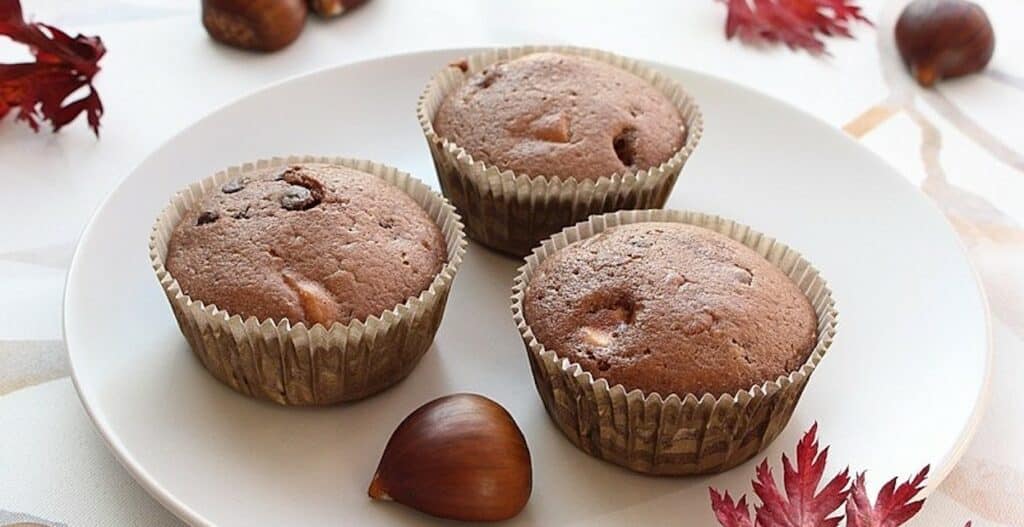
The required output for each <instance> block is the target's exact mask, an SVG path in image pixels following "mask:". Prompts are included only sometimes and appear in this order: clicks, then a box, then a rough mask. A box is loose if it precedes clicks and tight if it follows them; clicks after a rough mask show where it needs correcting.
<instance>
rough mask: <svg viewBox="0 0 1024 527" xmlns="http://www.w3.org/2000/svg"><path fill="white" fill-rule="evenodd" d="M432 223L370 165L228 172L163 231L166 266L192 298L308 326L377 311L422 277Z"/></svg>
mask: <svg viewBox="0 0 1024 527" xmlns="http://www.w3.org/2000/svg"><path fill="white" fill-rule="evenodd" d="M446 260H447V251H446V249H445V240H444V237H443V236H442V234H441V230H440V228H439V227H438V226H437V224H436V223H435V222H434V221H433V220H432V219H431V218H430V216H428V215H427V212H426V211H424V210H423V209H422V208H421V207H420V206H419V205H418V204H417V203H416V202H415V201H413V199H412V198H411V197H409V196H408V195H407V194H405V193H404V192H402V191H401V190H400V189H398V188H397V187H394V186H393V185H390V184H389V183H387V182H385V181H383V180H381V179H379V178H377V177H376V176H374V175H372V174H367V173H365V172H360V171H358V170H354V169H351V168H346V167H342V166H338V165H326V164H301V165H291V166H288V167H278V168H273V169H267V170H264V171H262V172H255V173H253V174H249V175H246V176H243V177H242V178H241V179H235V180H229V181H228V182H226V183H225V184H224V185H223V186H222V187H221V188H220V189H217V190H214V191H212V192H210V193H209V194H208V195H207V196H205V197H204V199H203V200H202V202H200V203H199V204H198V205H197V206H196V208H195V209H193V210H191V211H189V212H187V213H186V214H185V215H184V217H183V218H182V220H181V222H180V223H179V224H178V225H177V226H176V227H175V229H174V232H173V233H172V235H171V240H170V244H169V247H168V254H167V258H166V266H167V271H168V272H169V273H170V274H171V276H173V277H174V278H175V279H177V280H178V283H179V284H180V285H181V288H182V290H183V291H184V292H185V293H186V294H188V295H189V296H190V297H192V299H193V300H202V301H203V302H205V303H207V304H216V305H217V307H219V308H220V309H223V310H225V311H227V312H228V313H230V314H232V315H241V316H242V318H248V317H250V316H255V317H257V318H259V319H260V320H263V319H267V318H271V319H274V320H281V319H288V320H289V321H291V322H292V323H299V322H304V323H306V325H307V326H312V325H314V324H317V323H320V324H323V325H324V326H325V327H329V326H330V325H331V323H333V322H340V323H347V322H350V321H352V320H365V319H367V318H368V317H369V316H371V315H378V316H379V315H381V314H382V313H383V312H384V311H387V310H390V309H393V308H395V307H396V306H398V305H399V304H402V303H404V302H405V301H406V300H407V299H409V297H412V296H416V295H419V294H420V293H421V292H422V291H423V290H424V289H426V288H427V287H429V286H430V283H431V282H432V281H433V280H434V277H435V276H436V275H437V274H438V273H439V272H440V271H441V268H442V267H443V266H444V264H445V262H446Z"/></svg>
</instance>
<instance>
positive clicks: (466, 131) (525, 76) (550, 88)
mask: <svg viewBox="0 0 1024 527" xmlns="http://www.w3.org/2000/svg"><path fill="white" fill-rule="evenodd" d="M434 131H435V132H437V134H438V135H439V136H441V137H444V138H446V139H448V140H449V141H453V142H454V143H455V144H457V145H459V146H460V147H462V148H464V149H466V151H467V152H469V154H470V155H472V156H473V158H474V159H475V160H479V161H484V162H485V163H488V164H491V165H494V166H497V167H498V168H499V169H501V170H513V171H515V172H516V173H518V174H527V175H530V176H541V175H543V176H549V177H551V176H554V177H559V178H575V179H577V180H588V179H598V178H600V177H602V176H612V175H613V174H618V173H623V172H625V171H627V170H643V169H647V168H650V167H655V166H658V165H660V164H661V163H664V162H665V161H668V160H669V158H671V157H672V155H673V154H675V153H676V151H678V150H679V149H680V148H682V147H683V144H684V143H685V141H686V126H685V124H684V122H683V118H682V117H681V116H680V115H679V111H678V109H677V108H676V107H675V105H673V104H672V102H671V101H670V100H669V99H668V98H667V97H666V96H665V95H664V94H662V93H661V92H660V91H658V90H657V89H656V88H655V87H654V86H652V85H651V84H650V83H648V82H647V81H645V80H643V79H641V78H640V77H637V76H636V75H633V74H632V73H629V72H628V71H625V70H623V69H620V68H616V67H615V66H612V65H610V64H606V63H604V62H600V61H597V60H593V59H588V58H585V57H580V56H576V55H563V54H558V53H533V54H530V55H526V56H523V57H520V58H517V59H514V60H511V61H507V62H497V63H495V64H492V65H491V66H488V67H487V68H486V69H484V70H482V71H480V72H478V73H476V74H474V75H472V76H470V77H469V78H468V79H467V81H466V82H465V83H464V84H463V85H462V86H461V87H460V88H459V89H457V90H454V91H453V92H452V93H450V94H448V96H447V98H446V99H445V100H444V101H443V102H442V104H441V107H440V108H438V110H437V114H436V115H435V116H434Z"/></svg>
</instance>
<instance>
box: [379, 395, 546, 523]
mask: <svg viewBox="0 0 1024 527" xmlns="http://www.w3.org/2000/svg"><path fill="white" fill-rule="evenodd" d="M532 488H533V473H532V467H531V463H530V450H529V448H528V447H527V445H526V440H525V438H523V433H522V431H520V430H519V427H518V426H517V425H516V423H515V421H514V420H513V419H512V416H511V415H509V413H508V412H507V411H506V410H505V409H504V408H502V407H501V405H499V404H498V403H496V402H494V401H492V400H490V399H488V398H486V397H483V396H480V395H475V394H467V393H463V394H455V395H449V396H446V397H441V398H440V399H435V400H433V401H431V402H429V403H427V404H425V405H423V406H421V407H420V408H419V409H417V410H416V411H414V412H413V413H411V414H409V416H408V417H406V418H405V420H404V421H402V423H401V424H399V425H398V428H397V429H395V431H394V433H393V434H392V435H391V439H390V440H388V444H387V446H386V447H385V449H384V454H383V455H382V457H381V460H380V465H379V466H378V467H377V472H376V473H375V474H374V476H373V481H372V482H371V483H370V488H369V491H368V492H369V495H370V497H371V498H374V499H383V500H388V499H390V500H394V501H396V502H398V503H401V504H403V505H406V506H408V507H411V508H413V509H416V510H418V511H421V512H424V513H427V514H430V515H432V516H437V517H440V518H448V519H455V520H465V521H498V520H504V519H508V518H511V517H513V516H515V515H516V514H519V512H520V511H521V510H522V509H523V507H525V506H526V502H527V501H528V500H529V498H530V492H531V490H532Z"/></svg>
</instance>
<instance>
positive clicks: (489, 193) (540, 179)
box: [416, 46, 704, 256]
mask: <svg viewBox="0 0 1024 527" xmlns="http://www.w3.org/2000/svg"><path fill="white" fill-rule="evenodd" d="M540 51H552V52H557V53H564V54H571V55H579V56H583V57H588V58H591V59H594V60H599V61H601V62H605V63H608V64H611V65H612V66H615V67H618V68H621V69H624V70H626V71H628V72H630V73H633V74H634V75H637V76H638V77H640V78H642V79H644V80H646V81H647V82H649V83H651V84H652V85H653V86H654V87H655V88H656V89H658V90H659V91H661V92H662V93H663V94H665V96H666V97H668V99H669V100H670V101H671V102H672V103H673V104H674V105H675V106H676V107H677V108H678V109H679V113H680V115H681V116H682V118H683V121H684V123H685V125H686V141H685V142H684V144H683V146H682V147H681V148H680V149H679V150H678V151H676V152H675V154H673V155H672V157H670V158H669V159H668V160H667V161H665V162H664V163H662V164H661V165H659V166H657V167H652V168H649V169H646V170H637V171H626V172H623V173H620V174H615V175H611V176H607V177H601V178H599V179H596V180H584V181H577V180H575V179H573V178H569V177H559V176H558V175H557V174H551V175H547V176H545V175H536V176H531V175H526V174H517V173H515V172H514V171H511V170H504V171H503V170H499V169H498V168H497V167H495V166H493V165H490V164H487V163H484V162H483V161H479V160H474V159H473V156H471V155H470V154H469V152H467V151H466V150H465V149H463V148H461V147H460V146H458V145H457V144H455V143H454V142H452V141H449V140H448V139H445V138H443V137H440V136H439V135H438V134H437V133H436V132H435V131H434V124H433V123H434V116H435V115H436V113H437V110H438V109H439V108H440V106H441V103H442V102H444V100H445V97H446V96H447V95H448V94H449V93H452V92H453V91H454V90H455V89H457V88H459V87H460V86H462V84H463V83H465V82H466V80H467V79H468V78H469V76H471V75H473V74H474V73H477V72H479V71H480V70H482V69H483V68H485V67H487V66H489V65H491V64H493V63H495V62H497V61H501V60H511V59H515V58H518V57H521V56H523V55H528V54H530V53H536V52H540ZM463 66H465V69H464V68H463ZM416 113H417V116H418V118H419V121H420V126H421V127H422V128H423V133H424V135H425V136H426V138H427V144H428V145H429V146H430V153H431V155H432V156H433V158H434V166H435V168H436V169H437V177H438V179H439V180H440V183H441V190H442V192H444V195H445V197H447V198H448V199H449V200H451V202H452V204H453V205H455V208H456V209H458V211H459V214H461V215H462V217H463V219H464V221H465V222H466V229H467V233H468V235H469V237H470V238H472V239H473V240H476V241H477V242H480V243H482V244H484V245H487V246H489V247H491V248H493V249H497V250H499V251H502V252H505V253H509V254H513V255H516V256H523V255H526V254H528V253H529V252H530V250H531V249H533V248H534V247H536V246H537V245H538V244H539V243H540V242H541V241H542V240H544V239H545V238H547V237H549V236H551V235H552V234H554V233H556V232H558V231H559V230H561V229H562V228H564V227H567V226H569V225H573V224H574V223H576V222H578V221H581V220H584V219H586V218H587V217H588V216H590V215H592V214H600V213H603V212H611V211H616V210H621V209H649V208H660V207H662V206H663V205H664V204H665V200H666V199H668V195H669V193H670V192H671V191H672V187H673V186H674V185H675V182H676V179H677V178H678V176H679V172H680V171H681V170H682V168H683V165H684V164H685V163H686V160H687V159H688V158H689V157H690V154H691V153H692V152H693V150H694V148H696V147H697V144H698V143H699V142H700V138H701V136H702V135H703V133H704V121H703V117H702V115H701V112H700V108H698V106H697V103H696V102H695V101H694V99H693V97H692V96H691V95H690V94H688V93H687V92H686V91H685V90H684V89H683V87H682V86H680V85H679V83H678V82H676V81H675V80H672V79H670V78H669V77H667V76H666V75H664V74H662V73H660V72H658V71H657V70H654V69H652V68H649V67H647V66H645V65H643V64H641V63H640V62H638V61H635V60H632V59H628V58H625V57H620V56H618V55H614V54H611V53H608V52H605V51H599V50H594V49H586V48H578V47H570V46H523V47H515V48H503V49H495V50H491V51H485V52H482V53H479V54H476V55H471V56H469V57H467V58H466V60H465V62H464V63H459V64H452V65H449V66H448V67H446V68H445V69H444V70H442V71H441V72H439V73H438V74H436V75H435V76H434V78H433V79H431V81H430V82H429V83H428V84H427V87H426V88H425V90H424V92H423V94H422V95H421V96H420V100H419V104H418V105H417V109H416Z"/></svg>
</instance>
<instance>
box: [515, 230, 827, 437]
mask: <svg viewBox="0 0 1024 527" xmlns="http://www.w3.org/2000/svg"><path fill="white" fill-rule="evenodd" d="M523 313H524V316H525V320H526V322H527V324H529V327H530V328H532V330H533V334H534V335H535V337H536V339H537V341H538V342H540V343H541V344H543V345H544V347H545V348H546V349H548V350H550V351H553V352H555V353H556V354H557V355H558V356H559V357H564V358H568V359H569V360H570V361H572V362H575V363H578V364H579V365H580V366H581V367H582V368H583V369H584V370H585V371H588V372H590V373H591V374H592V375H593V376H594V377H595V378H604V379H607V381H608V383H609V385H616V384H622V385H623V387H625V388H626V389H627V390H633V389H640V390H642V391H644V392H645V393H652V392H657V393H659V394H661V395H662V396H666V397H667V396H668V395H669V394H673V393H674V394H678V395H679V396H680V397H682V396H683V395H685V394H695V395H697V396H700V395H701V394H704V393H710V394H712V395H715V396H718V395H720V394H725V393H729V394H734V393H736V392H737V391H741V390H749V389H750V388H752V387H754V386H755V385H759V384H761V383H763V382H765V381H774V380H775V379H776V378H778V376H780V375H785V374H788V373H790V372H792V371H794V370H797V369H798V368H800V366H801V365H802V364H803V363H804V362H805V361H806V360H807V358H808V356H809V354H810V353H811V351H812V350H813V348H814V347H815V344H816V340H817V315H816V314H815V311H814V309H813V308H812V306H811V304H810V302H809V301H808V299H807V297H806V296H805V295H804V294H803V293H802V292H801V290H800V289H799V288H798V287H797V286H796V284H794V283H793V282H792V281H791V280H790V279H789V278H788V277H787V276H786V275H785V274H784V273H783V272H782V271H781V270H780V269H779V268H778V267H776V266H774V265H772V264H771V263H770V262H768V261H767V260H765V259H764V258H762V257H761V256H760V255H758V254H757V253H756V252H754V251H753V250H752V249H750V248H748V247H746V246H744V245H743V244H741V243H739V242H737V241H734V240H732V239H730V238H728V237H726V236H723V235H721V234H718V233H716V232H714V231H711V230H708V229H705V228H702V227H697V226H694V225H687V224H683V223H660V222H647V223H634V224H630V225H623V226H619V227H614V228H611V229H609V230H606V231H604V232H602V233H601V234H598V235H596V236H593V237H590V238H586V239H583V240H581V241H579V242H576V243H573V244H571V245H569V246H567V247H565V248H563V249H561V250H559V251H558V252H556V253H555V254H553V255H552V256H550V257H548V258H547V259H546V260H544V261H543V262H542V263H541V264H540V266H539V267H538V268H537V270H536V273H535V274H534V276H533V278H532V280H531V281H530V283H529V286H528V287H527V289H526V292H525V297H524V300H523ZM787 417H788V416H787Z"/></svg>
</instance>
